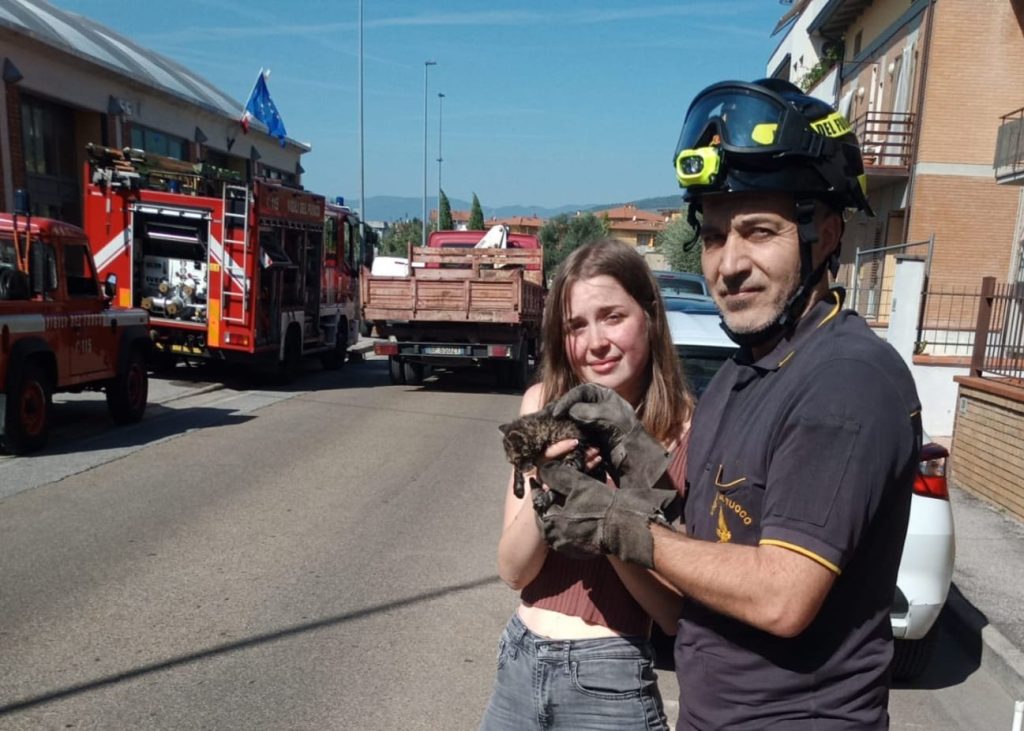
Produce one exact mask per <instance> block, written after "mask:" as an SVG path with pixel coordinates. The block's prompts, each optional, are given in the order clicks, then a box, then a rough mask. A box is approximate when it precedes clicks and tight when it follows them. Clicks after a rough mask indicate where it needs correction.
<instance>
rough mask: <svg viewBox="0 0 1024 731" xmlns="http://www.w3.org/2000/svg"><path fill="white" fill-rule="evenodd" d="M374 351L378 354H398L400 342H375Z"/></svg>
mask: <svg viewBox="0 0 1024 731" xmlns="http://www.w3.org/2000/svg"><path fill="white" fill-rule="evenodd" d="M373 352H374V353H375V354H377V355H398V343H374V344H373Z"/></svg>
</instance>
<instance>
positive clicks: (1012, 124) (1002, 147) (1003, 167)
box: [993, 107, 1024, 185]
mask: <svg viewBox="0 0 1024 731" xmlns="http://www.w3.org/2000/svg"><path fill="white" fill-rule="evenodd" d="M993 167H994V168H995V171H996V182H997V183H1016V184H1018V185H1024V107H1021V108H1020V109H1018V110H1016V111H1014V112H1010V113H1009V114H1006V115H1004V116H1002V117H1000V124H999V136H998V137H997V138H996V159H995V163H994V164H993Z"/></svg>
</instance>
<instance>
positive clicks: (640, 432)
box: [551, 383, 670, 490]
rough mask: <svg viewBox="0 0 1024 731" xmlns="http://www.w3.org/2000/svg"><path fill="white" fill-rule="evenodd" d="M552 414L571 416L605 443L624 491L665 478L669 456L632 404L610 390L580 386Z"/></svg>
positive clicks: (592, 386)
mask: <svg viewBox="0 0 1024 731" xmlns="http://www.w3.org/2000/svg"><path fill="white" fill-rule="evenodd" d="M551 413H552V415H553V416H555V417H562V416H566V415H568V416H569V418H571V419H572V420H573V421H575V422H576V423H577V424H579V425H580V427H581V428H582V429H583V431H584V432H586V433H587V434H595V435H597V436H598V437H599V438H600V439H601V441H603V442H604V443H605V445H606V446H607V447H608V452H609V459H610V462H611V465H612V470H613V477H614V478H616V482H617V484H618V485H619V487H620V488H623V489H627V490H629V489H634V488H637V487H648V488H649V487H653V486H655V485H656V484H657V483H658V481H659V480H661V478H662V477H663V476H664V475H665V471H666V470H667V469H668V465H669V461H670V455H669V453H668V452H667V451H666V450H665V447H664V446H662V444H661V443H660V442H659V441H658V440H657V439H655V438H654V437H652V436H651V435H650V434H648V433H647V431H646V430H645V429H644V427H643V424H641V423H640V420H639V419H638V418H637V416H636V412H635V411H634V410H633V407H632V406H630V404H629V402H628V401H626V400H625V399H624V398H622V397H621V396H619V395H618V394H617V393H615V391H613V390H611V389H610V388H606V387H604V386H599V385H597V384H596V383H585V384H583V385H582V386H576V387H575V388H573V389H572V390H570V391H569V392H568V393H567V394H565V395H564V396H562V398H560V399H558V400H557V401H555V402H554V404H553V405H552V407H551Z"/></svg>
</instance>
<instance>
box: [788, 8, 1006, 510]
mask: <svg viewBox="0 0 1024 731" xmlns="http://www.w3.org/2000/svg"><path fill="white" fill-rule="evenodd" d="M783 29H785V30H786V32H785V34H784V35H783V37H782V39H781V41H780V43H779V46H778V48H777V49H776V51H775V53H774V54H773V56H772V58H771V60H770V61H769V64H768V72H769V74H771V75H773V76H776V77H778V78H786V79H790V80H793V81H795V82H797V83H801V84H802V85H803V86H804V87H805V88H807V89H808V93H811V94H813V95H815V96H818V97H819V98H823V99H826V100H828V101H830V102H832V103H834V104H836V105H837V106H838V107H839V109H840V111H842V112H844V113H845V114H846V115H847V117H848V118H849V119H850V120H851V122H852V123H853V125H854V128H855V130H856V132H857V135H858V138H859V139H860V141H861V144H862V148H863V150H864V157H865V166H866V171H867V173H868V194H869V200H870V201H871V205H872V207H873V208H874V210H875V213H876V217H875V218H874V219H870V218H867V217H865V216H863V215H857V216H856V217H854V218H853V219H852V220H851V221H850V222H849V223H848V225H847V233H846V236H845V238H844V251H843V262H844V271H843V272H842V273H841V275H840V276H841V279H842V280H843V281H845V283H846V284H847V286H848V287H849V288H851V289H852V291H853V292H854V294H855V297H854V300H853V303H852V304H853V306H855V307H857V309H858V310H860V311H861V312H862V313H863V314H864V315H865V316H866V317H867V318H868V319H869V321H873V322H874V324H875V325H876V326H878V327H879V333H880V334H882V335H885V328H886V325H887V318H888V313H889V312H890V311H891V306H892V305H894V302H891V301H889V294H890V292H891V290H892V286H891V279H892V271H893V270H894V269H895V267H894V266H892V264H893V260H894V259H895V257H896V256H897V255H905V256H918V257H921V258H924V259H925V260H926V261H927V264H926V267H927V275H926V277H925V279H924V284H923V286H922V291H921V295H922V296H921V301H920V303H915V305H916V306H919V307H920V314H919V319H918V322H919V325H918V339H917V342H916V343H915V348H914V352H913V354H905V355H904V357H905V358H907V360H908V362H909V364H910V366H911V369H912V372H913V373H914V378H915V380H916V381H917V383H918V392H919V393H920V394H921V396H922V401H923V403H924V407H925V408H924V412H923V414H924V417H925V423H926V428H927V424H928V420H929V418H931V419H933V420H935V419H936V414H938V422H939V423H941V424H943V425H946V424H948V425H949V426H950V427H951V428H950V430H949V431H939V432H938V433H939V434H948V433H952V435H953V437H952V443H953V450H952V454H953V457H952V477H953V479H954V480H955V481H956V482H957V483H958V484H959V485H960V486H961V487H965V488H967V489H969V490H971V491H973V492H976V493H978V494H980V495H983V496H985V497H986V498H987V499H989V500H992V501H993V502H995V503H997V504H999V505H1001V506H1003V507H1005V508H1006V509H1008V510H1011V511H1013V512H1014V513H1016V514H1017V515H1018V516H1022V517H1024V485H1022V484H1021V476H1022V475H1024V452H1022V451H1021V447H1020V434H1021V432H1022V431H1024V327H1022V323H1024V296H1022V292H1024V286H1022V285H1024V86H1022V84H1021V76H1020V69H1021V68H1024V0H909V2H908V0H796V1H795V2H793V3H792V5H791V7H790V10H789V12H788V13H787V14H786V16H785V18H784V19H783V20H782V21H781V22H780V24H779V26H778V27H777V28H776V31H777V32H778V31H781V30H783ZM914 242H927V243H924V244H918V245H913V244H914ZM858 250H859V255H858ZM984 277H990V278H991V279H990V280H989V284H988V285H987V286H989V287H990V290H989V292H990V294H989V295H988V296H987V298H986V297H981V296H980V290H981V285H982V280H983V278H984ZM993 281H994V282H998V283H1001V284H998V285H993V284H992V282H993ZM993 286H995V287H996V288H997V290H996V292H997V294H996V296H995V297H992V296H991V292H992V290H991V287H993ZM986 313H987V317H988V318H989V319H987V320H985V322H984V325H983V326H981V325H978V324H977V323H978V322H979V321H981V319H982V316H983V315H986ZM979 341H980V342H979ZM968 366H969V369H968ZM932 433H933V435H934V434H935V432H934V431H933V432H932Z"/></svg>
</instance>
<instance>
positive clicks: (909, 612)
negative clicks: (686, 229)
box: [665, 296, 956, 680]
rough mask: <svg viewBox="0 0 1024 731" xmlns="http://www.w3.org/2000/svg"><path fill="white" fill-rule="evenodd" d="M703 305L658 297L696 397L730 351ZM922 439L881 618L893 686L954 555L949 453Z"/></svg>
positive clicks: (929, 619)
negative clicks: (885, 616) (889, 601)
mask: <svg viewBox="0 0 1024 731" xmlns="http://www.w3.org/2000/svg"><path fill="white" fill-rule="evenodd" d="M702 300H705V301H704V302H702ZM707 302H711V300H710V298H702V297H672V296H665V309H666V316H667V317H668V323H669V330H670V332H671V333H672V342H673V343H674V344H675V346H676V350H677V352H678V353H679V355H680V357H681V358H682V359H683V364H684V365H683V367H684V371H685V373H686V376H687V379H688V380H689V382H690V385H691V386H692V387H693V389H694V391H695V392H696V394H697V396H698V397H699V396H700V394H701V393H703V392H704V389H705V388H706V387H707V384H708V382H709V381H710V380H711V377H712V376H714V374H715V372H716V371H717V370H718V368H719V367H720V366H721V365H722V363H724V362H725V361H726V359H727V358H729V357H731V356H732V354H733V352H734V351H735V350H736V345H735V344H734V343H733V342H732V341H731V340H729V338H728V337H727V336H726V334H725V332H724V331H723V330H722V328H721V327H720V326H719V317H718V311H717V309H715V308H714V303H713V302H712V303H711V304H712V306H711V309H710V311H709V310H708V308H707V305H706V303H707ZM925 441H926V442H927V443H926V444H925V445H924V446H923V447H922V448H921V462H920V469H919V474H918V476H917V477H916V478H915V480H914V493H913V496H912V497H911V499H910V519H909V521H908V523H907V537H906V540H905V541H904V543H903V557H902V559H901V560H900V568H899V573H898V575H897V577H896V595H895V597H894V598H893V606H892V611H891V612H890V615H889V616H890V621H891V623H892V634H893V638H894V641H895V647H894V655H893V661H892V674H893V677H894V678H895V679H897V680H909V679H911V678H913V677H915V676H916V675H918V674H920V673H921V671H923V670H924V669H925V667H927V664H928V661H929V659H930V658H931V653H932V649H933V648H934V645H935V637H936V635H937V632H935V631H933V628H934V626H935V622H936V620H937V619H938V617H939V613H940V612H941V611H942V607H943V605H944V604H945V603H946V596H947V594H948V593H949V586H950V582H951V581H952V578H953V560H954V557H955V555H956V534H955V531H954V528H953V510H952V508H951V506H950V503H949V492H948V490H947V487H946V460H947V458H948V456H949V452H948V450H946V448H945V447H942V446H941V445H939V444H936V443H934V442H931V441H928V437H927V435H926V436H925Z"/></svg>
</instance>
